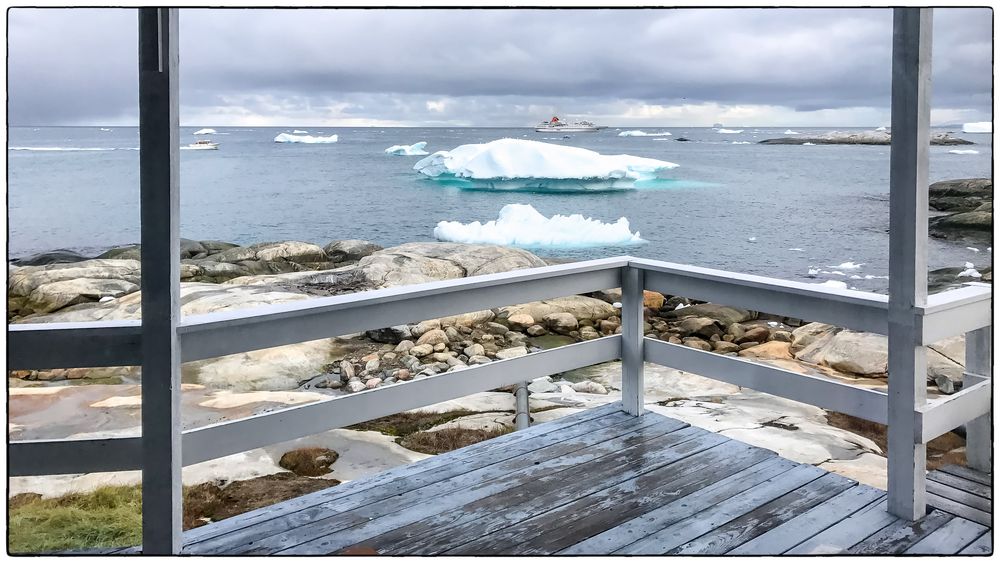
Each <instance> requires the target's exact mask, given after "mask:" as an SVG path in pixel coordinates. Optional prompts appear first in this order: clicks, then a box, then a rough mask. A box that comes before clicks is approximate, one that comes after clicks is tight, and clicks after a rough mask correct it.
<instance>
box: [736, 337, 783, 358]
mask: <svg viewBox="0 0 1000 563" xmlns="http://www.w3.org/2000/svg"><path fill="white" fill-rule="evenodd" d="M790 346H791V343H789V342H781V341H779V340H772V341H770V342H765V343H763V344H758V345H757V346H753V347H751V348H746V349H744V350H740V352H739V355H740V356H743V357H744V358H757V359H758V360H791V359H792V354H791V352H789V350H788V349H789V347H790Z"/></svg>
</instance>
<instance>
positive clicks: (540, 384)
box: [528, 377, 559, 393]
mask: <svg viewBox="0 0 1000 563" xmlns="http://www.w3.org/2000/svg"><path fill="white" fill-rule="evenodd" d="M558 390H559V387H558V386H557V385H555V384H554V383H552V381H551V379H550V378H548V377H540V378H538V379H536V380H534V381H532V382H531V383H529V384H528V391H529V392H531V393H555V392H556V391H558Z"/></svg>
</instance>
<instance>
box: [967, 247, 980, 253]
mask: <svg viewBox="0 0 1000 563" xmlns="http://www.w3.org/2000/svg"><path fill="white" fill-rule="evenodd" d="M965 249H966V250H971V251H973V252H979V249H978V248H976V247H974V246H966V247H965Z"/></svg>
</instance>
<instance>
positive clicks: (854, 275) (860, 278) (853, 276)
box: [851, 274, 865, 280]
mask: <svg viewBox="0 0 1000 563" xmlns="http://www.w3.org/2000/svg"><path fill="white" fill-rule="evenodd" d="M851 279H852V280H863V279H865V278H863V277H861V276H859V275H857V274H851Z"/></svg>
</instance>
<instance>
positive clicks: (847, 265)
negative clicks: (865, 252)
mask: <svg viewBox="0 0 1000 563" xmlns="http://www.w3.org/2000/svg"><path fill="white" fill-rule="evenodd" d="M861 266H864V263H861V264H855V263H854V262H844V263H843V264H837V265H836V266H830V268H838V269H841V270H857V269H858V268H860V267H861Z"/></svg>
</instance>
